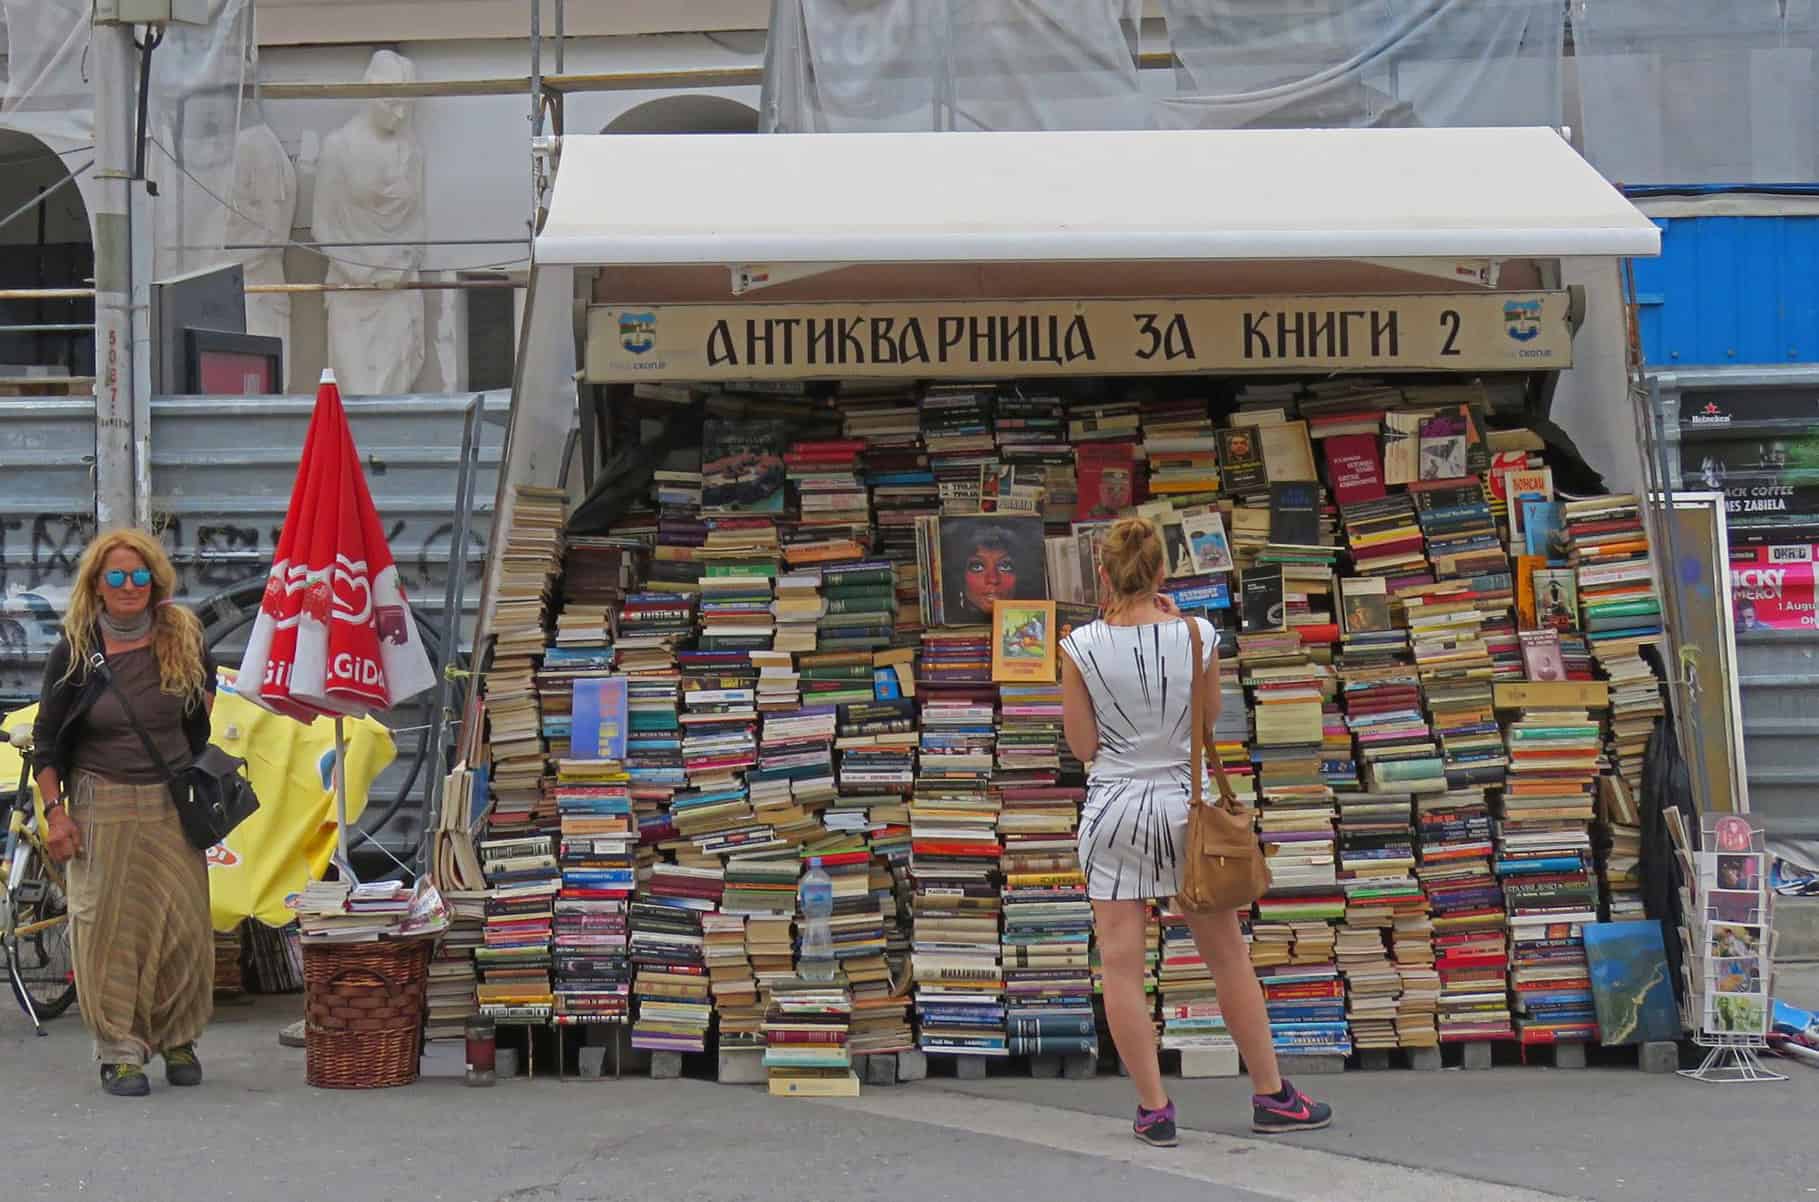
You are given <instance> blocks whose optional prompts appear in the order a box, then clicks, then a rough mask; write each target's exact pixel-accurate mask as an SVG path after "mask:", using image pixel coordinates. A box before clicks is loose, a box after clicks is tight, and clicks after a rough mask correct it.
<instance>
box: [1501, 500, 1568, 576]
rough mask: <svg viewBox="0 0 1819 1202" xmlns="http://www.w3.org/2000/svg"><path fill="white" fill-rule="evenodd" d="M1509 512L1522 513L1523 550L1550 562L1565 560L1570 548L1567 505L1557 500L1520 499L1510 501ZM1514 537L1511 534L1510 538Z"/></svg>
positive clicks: (1562, 561)
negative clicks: (1568, 542) (1567, 538)
mask: <svg viewBox="0 0 1819 1202" xmlns="http://www.w3.org/2000/svg"><path fill="white" fill-rule="evenodd" d="M1511 505H1512V512H1516V513H1520V514H1521V515H1522V544H1523V550H1524V551H1526V552H1527V553H1528V554H1530V555H1535V556H1539V557H1541V558H1543V559H1546V560H1548V561H1549V562H1552V563H1565V562H1566V557H1567V554H1568V552H1569V550H1570V548H1568V546H1567V543H1566V507H1565V506H1563V505H1561V504H1560V503H1559V502H1558V501H1535V500H1529V499H1526V498H1524V499H1520V500H1514V499H1512V501H1511ZM1514 537H1515V536H1514V534H1513V533H1512V535H1511V538H1512V539H1513V538H1514Z"/></svg>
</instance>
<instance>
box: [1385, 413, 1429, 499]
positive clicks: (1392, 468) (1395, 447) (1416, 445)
mask: <svg viewBox="0 0 1819 1202" xmlns="http://www.w3.org/2000/svg"><path fill="white" fill-rule="evenodd" d="M1422 416H1423V415H1422V414H1419V413H1393V412H1392V413H1386V414H1384V415H1383V482H1384V483H1385V484H1411V483H1413V482H1414V481H1416V480H1419V479H1422V476H1421V470H1420V469H1421V440H1420V434H1421V421H1422Z"/></svg>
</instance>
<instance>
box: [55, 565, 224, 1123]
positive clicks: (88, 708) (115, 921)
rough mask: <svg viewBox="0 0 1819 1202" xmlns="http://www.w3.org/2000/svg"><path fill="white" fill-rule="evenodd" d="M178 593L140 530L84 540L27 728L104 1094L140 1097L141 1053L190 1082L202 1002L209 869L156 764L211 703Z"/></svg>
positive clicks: (194, 740) (181, 756)
mask: <svg viewBox="0 0 1819 1202" xmlns="http://www.w3.org/2000/svg"><path fill="white" fill-rule="evenodd" d="M175 591H176V573H175V572H174V571H173V570H172V568H171V562H170V559H169V558H168V557H166V555H165V554H164V549H163V548H162V547H160V546H159V545H158V543H157V541H156V540H154V539H153V538H151V537H150V536H149V535H147V534H145V533H144V532H143V531H139V530H113V531H109V532H108V533H106V534H103V535H101V536H100V537H98V538H96V539H95V540H94V541H93V542H91V543H90V544H89V545H88V548H87V550H85V551H84V552H83V553H82V560H81V562H80V563H79V564H78V565H77V567H76V578H75V583H74V584H73V585H72V586H71V588H70V596H69V607H68V609H67V610H66V611H65V613H64V617H63V637H62V638H61V639H59V640H58V642H57V646H56V648H55V649H54V650H53V651H52V652H51V655H50V661H49V662H48V663H47V664H46V665H45V669H44V690H43V695H42V697H41V698H40V700H39V705H38V720H37V724H36V728H35V730H34V732H33V736H34V739H35V745H36V746H37V747H38V749H39V756H40V759H39V763H40V764H42V765H43V767H42V768H41V770H40V771H39V772H38V775H37V781H38V790H39V792H40V794H41V795H42V796H43V798H44V804H45V814H46V823H47V825H48V832H47V842H48V843H49V846H50V852H51V855H53V856H54V857H56V858H57V859H58V860H61V861H64V862H67V863H68V865H69V912H70V923H71V935H72V939H73V944H74V950H75V961H76V998H77V1001H78V1002H79V1003H80V1005H81V1007H82V1020H83V1023H84V1024H85V1025H86V1026H87V1027H88V1029H89V1032H90V1034H92V1035H93V1036H94V1039H95V1058H96V1059H97V1060H99V1061H100V1062H101V1087H102V1089H103V1090H104V1091H105V1092H107V1093H109V1094H112V1095H114V1096H116V1097H144V1096H145V1095H146V1094H147V1093H150V1092H151V1084H150V1082H149V1081H147V1080H146V1076H145V1064H146V1061H147V1060H149V1059H150V1058H151V1057H153V1056H159V1055H161V1056H163V1058H164V1079H165V1080H166V1081H168V1082H169V1083H170V1084H172V1085H200V1084H201V1083H202V1064H201V1062H200V1061H198V1060H197V1059H196V1048H195V1041H196V1038H197V1037H198V1036H199V1035H201V1034H202V1029H203V1028H204V1027H205V1026H207V1025H208V1020H209V1017H210V1015H211V1014H212V1013H213V1011H214V974H215V952H214V931H213V927H212V924H211V922H210V919H209V906H208V864H207V860H206V858H205V857H204V855H203V853H202V852H200V851H197V850H196V849H195V848H194V847H191V846H190V844H189V841H188V840H187V839H185V838H184V836H183V827H182V824H181V823H180V822H179V820H178V818H177V809H176V806H175V805H174V804H173V803H172V801H171V795H170V789H169V777H168V776H167V775H166V774H165V772H164V771H161V770H160V768H159V766H158V760H159V759H162V760H163V761H164V766H165V768H166V769H168V770H169V772H171V773H178V772H181V771H183V770H184V769H185V768H187V767H188V766H189V764H190V761H191V759H192V758H193V757H195V756H196V755H199V754H201V752H202V749H203V748H204V747H206V746H207V745H208V736H209V714H210V712H211V711H212V710H213V708H214V704H215V664H214V660H213V659H211V658H210V656H209V654H208V651H207V650H206V649H205V648H204V647H203V645H202V623H201V622H200V621H198V620H197V618H196V615H195V614H193V613H191V612H190V611H189V610H187V609H185V608H183V607H182V606H180V605H176V604H173V603H172V602H171V600H170V598H171V595H172V594H173V593H174V592H175ZM148 742H149V743H150V746H149V747H148V746H147V743H148ZM154 749H155V750H156V752H157V755H153V754H152V752H153V750H154Z"/></svg>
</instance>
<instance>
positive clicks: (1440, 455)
mask: <svg viewBox="0 0 1819 1202" xmlns="http://www.w3.org/2000/svg"><path fill="white" fill-rule="evenodd" d="M1420 458H1421V466H1420V469H1419V478H1420V479H1422V480H1457V479H1458V478H1459V477H1461V476H1463V475H1465V474H1466V469H1465V418H1464V417H1462V416H1460V415H1459V414H1456V413H1436V414H1435V415H1434V416H1432V417H1430V418H1426V419H1425V420H1423V421H1422V422H1421V425H1420Z"/></svg>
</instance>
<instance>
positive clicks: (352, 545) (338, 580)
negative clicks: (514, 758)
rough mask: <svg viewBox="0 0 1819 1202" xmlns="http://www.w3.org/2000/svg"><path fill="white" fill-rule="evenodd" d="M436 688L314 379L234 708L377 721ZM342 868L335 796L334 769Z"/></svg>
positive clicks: (333, 395) (348, 450)
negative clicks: (241, 702)
mask: <svg viewBox="0 0 1819 1202" xmlns="http://www.w3.org/2000/svg"><path fill="white" fill-rule="evenodd" d="M433 683H435V674H434V672H433V671H432V669H431V668H430V662H429V654H428V653H427V652H426V651H425V650H424V647H423V640H422V638H421V637H420V636H419V635H418V632H417V623H416V621H415V620H414V619H413V618H412V616H411V610H410V603H409V601H408V600H407V599H406V597H405V595H404V589H403V587H402V585H401V584H400V583H399V580H398V568H397V565H396V564H395V563H394V562H393V560H392V552H391V547H390V546H388V545H387V544H386V541H385V530H384V527H382V526H381V525H380V524H379V514H378V511H377V510H375V509H374V508H373V497H372V494H371V493H370V492H369V491H367V487H366V475H365V473H364V472H362V471H361V468H360V452H359V450H358V449H357V448H356V447H355V446H354V437H353V432H352V431H351V430H349V429H348V424H347V411H346V410H345V409H343V408H342V405H341V392H340V390H339V389H338V388H337V387H336V386H335V376H334V373H333V372H328V371H325V372H323V373H322V383H321V385H320V387H319V388H318V389H317V391H316V408H315V412H314V413H313V414H311V416H310V425H309V434H308V436H307V437H306V438H305V440H304V444H303V457H302V459H301V461H300V462H299V463H298V465H297V480H296V483H295V484H294V485H293V486H292V488H291V499H290V505H289V507H288V508H287V509H286V511H285V516H284V528H283V530H282V532H281V533H280V534H279V537H278V549H277V554H276V556H275V557H274V559H273V562H272V570H271V575H270V576H269V577H268V579H267V580H266V583H265V595H264V597H263V598H262V599H261V601H260V604H259V616H258V618H257V619H256V620H255V621H254V623H253V633H252V636H251V638H250V639H249V640H248V642H247V646H246V656H245V658H244V659H243V660H242V661H241V665H240V677H239V681H238V683H237V685H236V690H237V691H238V692H239V694H240V695H241V696H242V697H245V698H246V699H247V700H249V701H252V702H255V703H257V704H259V705H262V706H264V707H265V708H267V709H270V710H273V711H275V712H277V713H280V714H285V715H288V716H290V717H293V718H296V719H298V720H299V721H302V722H310V721H313V720H314V719H315V717H316V715H317V714H328V715H331V716H333V717H334V718H336V719H337V722H336V731H335V735H336V748H337V753H339V750H340V747H341V730H340V722H339V719H340V718H341V716H343V715H346V714H353V715H356V716H361V715H365V714H369V713H374V712H382V711H384V710H387V709H390V708H391V707H392V706H394V705H396V704H398V703H399V702H401V701H403V700H405V699H406V698H409V697H413V696H415V695H416V694H418V693H420V692H422V691H423V690H424V689H427V688H429V687H430V685H432V684H433ZM336 759H337V767H336V799H337V802H338V803H339V804H340V806H341V813H340V817H341V820H342V832H341V852H342V860H343V861H344V862H345V860H346V858H347V831H346V804H347V798H346V792H345V786H344V784H343V783H342V780H341V775H340V768H339V759H340V756H339V754H337V757H336Z"/></svg>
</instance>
